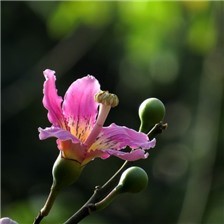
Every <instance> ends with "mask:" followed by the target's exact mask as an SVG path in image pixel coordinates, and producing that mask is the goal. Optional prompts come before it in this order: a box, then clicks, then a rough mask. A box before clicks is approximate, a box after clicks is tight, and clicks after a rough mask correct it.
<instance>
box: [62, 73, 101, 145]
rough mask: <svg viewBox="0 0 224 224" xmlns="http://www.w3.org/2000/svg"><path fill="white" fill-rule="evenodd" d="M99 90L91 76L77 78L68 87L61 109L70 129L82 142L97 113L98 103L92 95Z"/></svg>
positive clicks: (97, 83) (96, 82)
mask: <svg viewBox="0 0 224 224" xmlns="http://www.w3.org/2000/svg"><path fill="white" fill-rule="evenodd" d="M99 91H100V84H99V82H98V81H97V79H96V78H94V77H93V76H90V75H88V76H85V77H84V78H81V79H77V80H76V81H75V82H73V83H72V84H71V86H70V87H69V88H68V90H67V92H66V94H65V97H64V102H63V105H62V110H63V113H64V116H65V118H66V119H67V121H68V125H69V127H70V131H71V133H72V134H73V135H75V136H76V137H77V138H79V139H80V140H81V141H82V142H84V141H85V140H86V138H87V137H88V135H89V133H90V131H91V129H92V127H93V125H94V123H95V121H96V115H97V107H98V103H96V102H95V100H94V96H95V94H96V93H98V92H99Z"/></svg>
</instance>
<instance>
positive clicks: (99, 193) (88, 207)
mask: <svg viewBox="0 0 224 224" xmlns="http://www.w3.org/2000/svg"><path fill="white" fill-rule="evenodd" d="M167 127H168V125H167V123H166V124H163V123H162V122H160V123H158V124H156V125H155V126H154V127H153V128H152V129H151V131H150V132H149V133H148V136H149V138H150V139H152V138H154V137H156V136H157V135H159V134H161V133H162V132H163V131H164V130H165V129H166V128H167ZM127 164H128V161H127V160H126V161H125V162H124V163H123V164H122V165H121V167H120V168H119V169H118V170H117V172H116V173H115V174H114V175H113V176H112V177H111V178H110V179H109V180H108V181H107V182H106V183H105V184H104V185H103V186H102V187H100V186H97V187H95V190H94V193H93V194H92V196H91V197H90V198H89V200H88V201H87V202H86V203H85V204H84V205H83V206H82V207H81V208H80V209H79V210H78V211H77V212H76V213H75V214H74V215H72V216H71V217H70V218H69V219H68V220H67V221H66V222H64V224H77V223H79V222H80V221H81V220H83V219H84V218H85V217H87V216H89V215H90V214H91V213H93V212H95V211H97V210H98V209H97V206H96V205H97V204H99V203H100V202H99V201H102V200H104V199H103V198H104V197H105V196H106V195H107V194H108V193H109V192H110V191H111V190H112V189H113V188H114V183H115V181H117V178H118V177H119V176H120V173H121V172H122V170H123V169H124V168H125V166H126V165H127ZM112 192H113V191H112Z"/></svg>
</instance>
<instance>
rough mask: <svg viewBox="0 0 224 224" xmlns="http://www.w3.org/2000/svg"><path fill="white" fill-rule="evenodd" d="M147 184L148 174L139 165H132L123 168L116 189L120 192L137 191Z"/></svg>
mask: <svg viewBox="0 0 224 224" xmlns="http://www.w3.org/2000/svg"><path fill="white" fill-rule="evenodd" d="M147 184H148V175H147V173H146V172H145V171H144V170H143V169H142V168H140V167H137V166H133V167H130V168H128V169H127V170H125V171H124V172H123V173H122V175H121V178H120V181H119V183H118V187H119V188H118V189H119V190H120V192H121V193H123V192H130V193H138V192H140V191H142V190H144V189H145V188H146V186H147Z"/></svg>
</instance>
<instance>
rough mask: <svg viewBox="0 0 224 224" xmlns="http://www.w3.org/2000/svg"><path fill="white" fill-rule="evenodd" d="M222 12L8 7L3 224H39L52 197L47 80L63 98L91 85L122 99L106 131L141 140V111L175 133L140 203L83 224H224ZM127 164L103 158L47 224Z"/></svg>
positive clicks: (151, 170)
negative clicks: (146, 106)
mask: <svg viewBox="0 0 224 224" xmlns="http://www.w3.org/2000/svg"><path fill="white" fill-rule="evenodd" d="M223 7H224V4H223V2H221V1H220V2H218V1H215V2H212V1H211V2H206V1H201V2H189V1H186V2H184V1H180V2H156V1H155V2H137V1H136V2H119V1H117V2H116V1H114V2H106V1H104V2H78V1H77V2H66V1H64V2H60V1H52V2H42V1H39V2H35V1H34V2H31V1H27V2H6V1H3V2H1V25H2V26H1V31H2V83H1V84H2V152H1V161H2V163H1V164H2V170H1V171H2V183H1V202H2V208H1V210H2V216H9V217H11V218H12V219H15V220H17V221H18V222H19V223H20V224H29V223H32V220H33V219H34V217H35V216H36V215H37V213H38V211H39V209H40V208H41V207H42V206H43V203H44V201H45V199H46V197H47V194H48V191H49V188H50V186H51V182H52V178H51V168H52V165H53V163H54V160H55V159H56V157H57V154H58V149H57V147H56V144H55V140H54V139H49V140H46V141H40V140H39V139H38V131H37V128H38V127H43V128H44V127H47V126H49V125H50V124H49V122H48V120H47V116H46V115H47V111H46V110H45V109H44V108H43V105H42V85H43V82H44V77H43V75H42V72H43V70H45V69H46V68H50V69H53V70H55V71H56V74H57V88H58V93H59V95H61V96H63V95H64V93H65V92H66V89H67V88H68V87H69V85H70V84H71V83H72V82H73V81H74V80H76V79H77V78H79V77H83V76H85V75H87V74H91V75H94V76H95V77H96V78H97V79H98V80H99V81H100V83H101V86H102V89H105V90H109V91H110V92H113V93H116V94H117V95H118V96H119V99H120V104H119V106H118V107H116V108H115V109H113V110H112V111H111V113H110V115H109V117H108V119H107V121H106V124H107V125H108V124H110V123H112V122H115V123H117V124H119V125H126V126H128V127H131V128H134V129H136V130H138V127H139V125H140V124H139V118H138V114H137V113H138V107H139V105H140V104H141V102H142V101H143V100H144V99H146V98H148V97H157V98H159V99H160V100H162V101H163V103H164V104H165V106H166V109H167V113H166V117H165V121H166V122H168V124H169V128H168V130H167V131H166V132H165V133H164V134H163V135H161V136H159V137H158V138H157V146H156V148H155V149H152V150H150V156H149V158H148V159H147V160H142V161H138V162H136V163H135V165H138V166H141V167H142V168H144V169H145V170H146V172H147V173H148V176H149V186H148V187H147V189H146V190H145V191H144V192H141V193H139V194H135V195H131V194H130V195H128V194H127V195H123V196H121V197H120V198H118V199H116V200H115V201H114V202H113V204H111V205H110V206H109V207H108V208H107V209H105V210H104V211H101V212H99V213H97V214H94V215H92V216H90V217H88V218H86V219H85V220H83V221H82V222H81V223H83V224H84V223H96V224H101V223H103V224H104V223H108V224H113V223H117V224H121V223H122V224H123V223H129V224H131V223H133V224H134V223H139V224H145V223H153V224H165V223H166V224H173V223H179V224H184V223H192V224H193V223H194V224H199V223H203V224H221V223H223V222H224V214H223V213H224V212H223V211H224V190H223V189H224V174H223V173H224V166H223V161H224V154H223V135H224V132H223V123H224V120H223V115H224V113H223V101H224V100H223V95H224V94H223V85H224V78H223V76H224V69H223V64H224V63H223V52H224V51H223V50H224V49H223V40H224V32H223V29H224V23H223V21H224V19H223V16H224V9H223ZM121 164H122V161H120V160H119V159H118V158H110V159H108V160H106V161H103V160H100V159H96V160H95V161H93V162H91V163H90V164H89V165H88V166H87V167H86V168H85V170H84V172H83V174H82V176H81V177H80V179H79V181H78V182H77V183H76V184H74V185H73V186H71V187H69V188H67V189H65V190H64V192H63V193H62V194H61V195H60V196H59V197H58V199H57V201H56V203H55V205H54V207H53V210H52V212H51V213H50V215H49V216H48V217H47V218H46V220H44V221H43V224H44V223H46V224H48V223H49V224H58V223H63V221H65V220H66V219H67V218H68V217H69V216H71V215H72V214H73V213H74V212H75V211H76V210H77V209H78V208H79V207H80V206H81V205H82V204H83V203H84V202H85V201H86V200H87V199H88V197H89V196H90V195H91V193H92V191H93V189H94V186H96V185H101V184H103V183H104V182H105V181H106V180H107V179H108V178H109V177H110V176H111V175H112V174H113V173H114V172H115V171H116V170H117V169H118V168H119V166H120V165H121Z"/></svg>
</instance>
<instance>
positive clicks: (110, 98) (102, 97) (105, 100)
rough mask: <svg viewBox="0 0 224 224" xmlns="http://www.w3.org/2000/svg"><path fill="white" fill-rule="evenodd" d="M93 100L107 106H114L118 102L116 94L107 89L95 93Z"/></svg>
mask: <svg viewBox="0 0 224 224" xmlns="http://www.w3.org/2000/svg"><path fill="white" fill-rule="evenodd" d="M95 101H96V102H98V103H102V104H104V105H107V106H111V107H116V106H117V105H118V103H119V99H118V97H117V95H115V94H113V93H109V92H108V91H100V92H99V93H97V94H96V95H95Z"/></svg>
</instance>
